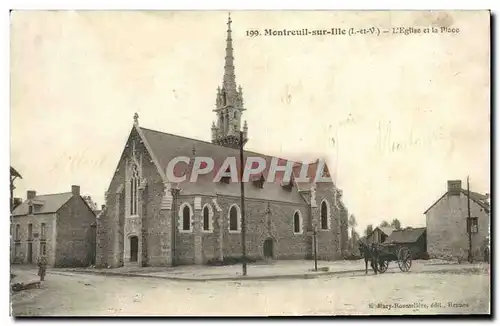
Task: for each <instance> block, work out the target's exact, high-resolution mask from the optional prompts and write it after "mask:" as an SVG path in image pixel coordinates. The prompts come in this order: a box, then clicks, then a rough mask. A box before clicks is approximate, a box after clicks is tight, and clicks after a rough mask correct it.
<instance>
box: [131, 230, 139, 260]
mask: <svg viewBox="0 0 500 326" xmlns="http://www.w3.org/2000/svg"><path fill="white" fill-rule="evenodd" d="M138 252H139V239H138V238H137V237H136V236H131V237H130V261H131V262H136V261H137V253H138Z"/></svg>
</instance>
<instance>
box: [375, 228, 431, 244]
mask: <svg viewBox="0 0 500 326" xmlns="http://www.w3.org/2000/svg"><path fill="white" fill-rule="evenodd" d="M424 232H425V228H415V229H414V228H406V229H402V230H394V232H392V234H391V235H390V236H389V237H388V238H387V239H386V240H385V243H391V242H394V243H414V242H416V241H417V240H418V239H419V238H420V237H421V236H422V234H423V233H424Z"/></svg>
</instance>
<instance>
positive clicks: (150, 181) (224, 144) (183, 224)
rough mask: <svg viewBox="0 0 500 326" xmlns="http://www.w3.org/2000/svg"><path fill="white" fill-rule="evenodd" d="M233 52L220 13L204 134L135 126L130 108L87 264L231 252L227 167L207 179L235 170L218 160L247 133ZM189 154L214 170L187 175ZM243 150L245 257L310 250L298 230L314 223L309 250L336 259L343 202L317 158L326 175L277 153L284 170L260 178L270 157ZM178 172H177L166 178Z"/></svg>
mask: <svg viewBox="0 0 500 326" xmlns="http://www.w3.org/2000/svg"><path fill="white" fill-rule="evenodd" d="M233 60H234V57H233V48H232V38H231V20H230V19H229V21H228V31H227V39H226V56H225V65H224V77H223V83H222V87H221V88H219V89H218V90H217V94H216V106H215V110H214V111H215V112H216V118H217V123H216V124H215V123H213V124H212V127H211V130H212V141H211V142H207V141H202V140H196V139H190V138H186V137H181V136H177V135H172V134H168V133H165V132H160V131H155V130H151V129H147V128H144V127H141V126H139V123H138V116H137V114H136V115H135V117H134V125H133V126H132V129H131V132H130V134H129V137H128V140H127V142H126V144H125V146H124V149H123V152H122V155H121V157H120V158H119V160H118V165H117V168H116V171H114V175H113V177H112V179H111V182H110V185H109V188H108V190H107V192H106V194H105V201H106V205H105V208H104V209H103V210H102V212H101V214H100V216H99V219H98V230H97V232H98V235H97V242H98V243H97V244H98V245H97V251H98V253H97V265H99V266H108V267H118V266H123V265H139V266H172V265H180V264H204V263H207V262H208V261H209V260H223V259H224V258H225V257H241V255H242V238H241V228H242V225H241V216H242V206H241V199H240V183H239V182H231V181H229V177H227V176H225V177H222V178H221V179H220V180H218V181H214V174H216V173H217V171H218V170H224V172H225V173H228V174H230V175H231V174H232V173H235V174H236V175H238V172H239V171H240V169H241V167H236V168H233V167H231V166H227V167H226V166H223V164H224V162H225V161H226V159H227V158H232V157H234V158H236V162H239V155H240V151H239V149H238V148H239V142H240V137H241V136H242V140H243V142H246V141H247V140H248V138H247V136H248V125H247V124H246V121H245V123H244V124H243V128H241V126H242V123H241V118H242V114H243V112H244V111H245V108H244V106H243V92H242V88H241V86H240V87H238V88H237V87H236V81H235V74H234V64H233ZM242 129H243V130H242ZM179 157H187V158H188V160H187V161H186V162H184V164H178V165H176V167H178V166H183V168H182V169H183V170H182V169H181V170H179V169H177V170H174V175H173V176H169V175H168V171H167V167H168V166H169V163H171V162H172V160H175V159H177V158H179ZM199 157H208V158H210V159H212V160H213V162H215V169H214V172H213V173H208V174H203V175H200V176H199V177H198V179H197V180H196V182H190V181H189V177H190V174H189V173H190V171H192V167H193V166H194V165H195V164H196V158H199ZM244 157H245V158H247V157H260V158H262V159H263V160H264V161H265V162H266V170H265V171H263V172H262V173H258V174H254V175H251V179H250V181H249V182H246V183H245V206H244V211H245V218H246V223H245V225H246V241H245V243H246V248H247V256H248V257H251V258H254V259H303V258H310V257H311V256H312V253H313V247H312V246H313V241H312V235H311V232H308V231H311V230H312V229H313V228H314V227H316V229H317V230H318V235H317V250H318V251H317V254H318V257H319V258H320V259H330V260H333V259H340V258H341V250H342V248H345V247H346V246H347V240H348V239H347V209H346V208H345V205H343V204H342V192H341V191H340V190H339V189H337V188H336V187H335V185H334V184H333V181H332V180H331V178H330V177H329V174H328V169H327V168H326V166H325V170H324V171H325V174H324V175H323V177H324V178H325V179H327V180H328V181H327V182H317V183H314V182H311V181H309V182H307V181H306V182H297V181H296V180H298V179H297V177H298V176H299V174H300V172H301V171H302V167H303V166H305V164H302V163H299V162H293V161H290V160H284V159H281V158H280V159H279V160H278V161H279V165H280V166H284V165H286V164H291V165H292V166H293V173H292V177H291V179H290V180H286V181H285V178H282V181H281V182H280V181H270V180H266V178H267V177H268V172H269V170H268V168H269V166H270V162H271V161H272V160H273V159H275V158H274V157H271V156H268V155H263V154H259V153H255V152H250V151H245V152H244ZM198 163H200V162H198ZM205 163H206V162H205ZM200 164H201V163H200ZM237 164H239V163H237ZM319 164H322V163H321V161H319V160H317V161H315V162H313V163H312V164H310V165H308V166H307V167H306V168H305V171H306V172H307V174H308V175H311V174H314V172H312V173H309V172H311V171H316V168H317V167H318V165H319ZM199 167H201V168H203V167H202V166H199ZM176 173H177V174H176ZM184 174H186V175H187V180H185V181H180V182H178V181H175V180H174V179H175V178H177V177H180V176H182V175H184ZM238 180H239V178H238ZM276 180H279V173H278V174H277V177H276ZM344 228H345V230H344Z"/></svg>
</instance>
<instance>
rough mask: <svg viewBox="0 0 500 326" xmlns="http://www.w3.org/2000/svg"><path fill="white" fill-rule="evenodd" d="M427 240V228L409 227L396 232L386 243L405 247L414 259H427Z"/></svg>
mask: <svg viewBox="0 0 500 326" xmlns="http://www.w3.org/2000/svg"><path fill="white" fill-rule="evenodd" d="M426 240H427V239H426V232H425V228H412V227H407V228H405V229H402V230H394V231H393V232H392V233H391V235H389V237H388V238H387V239H386V240H385V241H384V242H385V243H394V244H400V245H403V246H405V247H407V248H408V249H410V252H411V255H412V259H422V258H425V257H426V251H427V243H426Z"/></svg>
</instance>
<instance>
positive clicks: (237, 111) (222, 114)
mask: <svg viewBox="0 0 500 326" xmlns="http://www.w3.org/2000/svg"><path fill="white" fill-rule="evenodd" d="M231 23H232V20H231V15H230V14H229V17H228V20H227V37H226V57H225V59H224V77H223V79H222V88H221V87H217V97H216V102H215V110H214V112H216V114H217V124H215V123H213V124H212V143H214V144H218V145H222V146H227V147H238V146H239V137H240V135H239V132H240V130H241V116H242V114H243V111H245V109H244V107H243V90H242V88H241V86H239V87H238V88H236V75H235V69H234V53H233V38H232V35H231V33H232V30H231ZM245 124H246V122H245ZM247 129H248V127H246V128H244V129H243V132H244V135H243V139H244V142H246V141H247Z"/></svg>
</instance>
